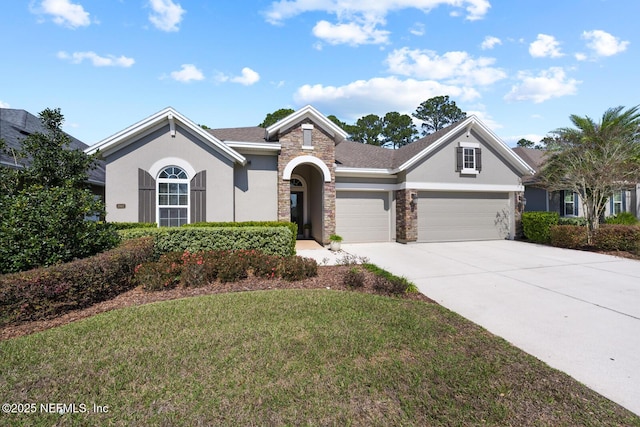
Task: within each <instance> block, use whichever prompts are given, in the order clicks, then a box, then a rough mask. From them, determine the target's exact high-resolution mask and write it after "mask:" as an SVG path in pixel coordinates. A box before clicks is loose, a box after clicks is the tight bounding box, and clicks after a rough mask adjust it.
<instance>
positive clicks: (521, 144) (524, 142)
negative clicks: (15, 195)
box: [516, 138, 536, 148]
mask: <svg viewBox="0 0 640 427" xmlns="http://www.w3.org/2000/svg"><path fill="white" fill-rule="evenodd" d="M516 145H517V146H518V147H525V148H535V146H536V143H535V142H533V141H530V140H528V139H526V138H520V140H519V141H518V142H517V143H516Z"/></svg>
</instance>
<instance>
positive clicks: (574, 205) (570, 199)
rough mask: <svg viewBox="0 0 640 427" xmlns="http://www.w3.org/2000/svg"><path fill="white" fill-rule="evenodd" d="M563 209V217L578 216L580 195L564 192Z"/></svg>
mask: <svg viewBox="0 0 640 427" xmlns="http://www.w3.org/2000/svg"><path fill="white" fill-rule="evenodd" d="M562 207H563V212H562V216H577V215H578V195H577V194H576V193H573V192H571V191H565V192H563V200H562Z"/></svg>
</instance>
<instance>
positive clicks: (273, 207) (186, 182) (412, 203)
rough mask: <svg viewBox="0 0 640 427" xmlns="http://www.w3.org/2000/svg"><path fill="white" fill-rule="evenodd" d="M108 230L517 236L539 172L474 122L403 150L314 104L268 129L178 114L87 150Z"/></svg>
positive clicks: (167, 112) (420, 238) (358, 237)
mask: <svg viewBox="0 0 640 427" xmlns="http://www.w3.org/2000/svg"><path fill="white" fill-rule="evenodd" d="M86 152H87V153H90V154H91V153H96V152H99V153H100V155H101V157H102V159H103V160H104V162H105V167H106V181H105V182H106V194H105V201H106V209H107V220H109V221H125V222H138V221H139V222H155V223H158V224H159V225H160V226H174V225H181V224H185V223H193V222H199V221H248V220H284V221H289V220H291V221H293V222H295V223H297V224H298V230H299V234H300V235H302V231H303V226H304V225H305V224H310V226H311V235H312V237H313V238H314V239H315V240H317V241H319V242H321V243H327V242H328V241H329V236H330V235H331V234H334V233H336V234H339V235H341V236H342V237H343V238H344V239H345V241H347V242H377V241H381V242H386V241H398V242H403V243H406V242H434V241H456V240H482V239H505V238H513V237H514V234H515V223H516V217H517V216H518V209H517V207H518V200H519V194H520V193H521V192H522V191H524V187H523V185H522V178H523V177H525V176H527V175H529V174H532V173H533V170H532V169H531V167H530V166H529V165H528V164H527V163H526V162H524V161H523V160H522V159H521V158H520V157H518V155H517V154H516V153H515V152H514V151H513V150H512V149H511V148H509V147H508V146H507V145H506V144H505V143H504V142H503V141H501V140H500V139H499V138H498V137H497V136H496V135H495V134H494V133H493V132H492V131H491V130H490V129H488V128H487V127H486V126H485V125H484V124H483V123H482V122H481V121H480V120H478V118H476V117H474V116H471V117H468V118H467V119H465V120H462V121H460V122H458V123H456V124H454V125H451V126H449V127H447V128H445V129H443V130H441V131H439V132H436V133H434V134H431V135H428V136H426V137H424V138H422V139H420V140H418V141H415V142H413V143H411V144H409V145H407V146H404V147H402V148H400V149H398V150H389V149H386V148H381V147H375V146H371V145H365V144H361V143H357V142H352V141H349V140H348V135H347V133H346V132H345V131H344V130H342V129H341V128H340V127H338V126H337V125H335V124H334V123H333V122H332V121H331V120H329V119H328V118H327V117H325V116H324V115H322V114H321V113H320V112H318V111H317V110H316V109H315V108H313V107H312V106H306V107H304V108H301V109H300V110H298V111H296V112H294V113H293V114H291V115H290V116H288V117H286V118H284V119H282V120H280V121H279V122H277V123H275V124H273V125H272V126H269V127H268V128H266V129H265V128H260V127H245V128H228V129H211V130H205V129H203V128H202V127H200V126H198V125H196V124H195V123H194V122H192V121H191V120H189V119H188V118H187V117H185V116H183V115H182V114H180V113H179V112H178V111H176V110H175V109H173V108H171V107H169V108H165V109H164V110H162V111H159V112H157V113H155V114H153V115H152V116H150V117H147V118H145V119H143V120H141V121H139V122H137V123H135V124H133V125H132V126H130V127H128V128H126V129H124V130H122V131H120V132H118V133H116V134H115V135H112V136H110V137H108V138H106V139H104V140H102V141H100V142H98V143H97V144H95V145H93V146H91V147H90V148H88V149H87V150H86Z"/></svg>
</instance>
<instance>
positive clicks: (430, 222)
mask: <svg viewBox="0 0 640 427" xmlns="http://www.w3.org/2000/svg"><path fill="white" fill-rule="evenodd" d="M509 223H510V211H509V194H508V193H454V192H422V193H420V194H419V195H418V241H421V242H442V241H464V240H496V239H504V238H506V237H507V236H508V235H509Z"/></svg>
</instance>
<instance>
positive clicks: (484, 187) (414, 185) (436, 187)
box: [398, 182, 524, 193]
mask: <svg viewBox="0 0 640 427" xmlns="http://www.w3.org/2000/svg"><path fill="white" fill-rule="evenodd" d="M404 189H412V190H433V191H477V192H490V193H504V192H509V191H524V186H523V185H517V184H516V185H496V184H466V183H464V184H458V183H450V182H403V183H401V184H398V190H404Z"/></svg>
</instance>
